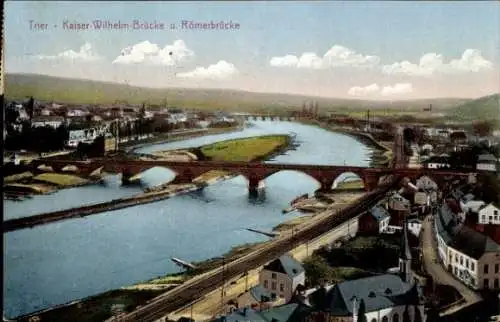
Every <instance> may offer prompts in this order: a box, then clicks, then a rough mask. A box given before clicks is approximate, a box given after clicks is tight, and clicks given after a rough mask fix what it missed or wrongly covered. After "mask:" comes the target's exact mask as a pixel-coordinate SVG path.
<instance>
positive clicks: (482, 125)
mask: <svg viewBox="0 0 500 322" xmlns="http://www.w3.org/2000/svg"><path fill="white" fill-rule="evenodd" d="M472 130H473V132H474V134H476V135H477V136H489V135H491V132H492V131H493V126H492V124H491V123H490V122H488V121H479V122H474V123H473V124H472Z"/></svg>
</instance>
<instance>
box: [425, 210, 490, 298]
mask: <svg viewBox="0 0 500 322" xmlns="http://www.w3.org/2000/svg"><path fill="white" fill-rule="evenodd" d="M434 231H435V234H436V239H437V244H438V254H439V259H440V261H441V262H442V263H443V265H444V266H445V268H446V269H447V270H448V272H450V273H451V274H453V275H454V276H455V277H457V278H458V279H459V280H461V281H462V282H463V283H464V284H466V285H468V286H469V287H471V288H473V289H496V290H498V289H500V284H499V279H500V245H499V244H497V243H496V242H495V241H494V240H492V239H491V238H490V237H488V236H485V235H483V234H481V233H480V232H478V231H476V230H474V229H472V228H471V227H469V226H467V225H464V224H463V223H462V222H461V221H460V220H459V219H458V216H457V214H455V213H454V212H453V211H452V210H451V209H450V208H449V207H448V205H446V204H445V205H443V206H442V207H441V208H440V209H439V211H438V213H437V215H436V219H435V220H434Z"/></svg>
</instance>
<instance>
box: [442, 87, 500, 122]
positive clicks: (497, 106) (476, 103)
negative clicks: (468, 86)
mask: <svg viewBox="0 0 500 322" xmlns="http://www.w3.org/2000/svg"><path fill="white" fill-rule="evenodd" d="M449 114H450V116H452V117H454V118H456V119H459V120H463V121H473V120H493V119H495V120H499V121H500V93H497V94H493V95H488V96H483V97H480V98H478V99H475V100H472V101H469V102H466V103H463V104H460V105H458V106H457V107H455V108H453V109H452V110H450V111H449Z"/></svg>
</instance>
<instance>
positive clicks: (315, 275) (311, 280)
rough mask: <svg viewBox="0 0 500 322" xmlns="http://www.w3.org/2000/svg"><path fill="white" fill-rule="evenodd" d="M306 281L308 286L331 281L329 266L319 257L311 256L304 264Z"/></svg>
mask: <svg viewBox="0 0 500 322" xmlns="http://www.w3.org/2000/svg"><path fill="white" fill-rule="evenodd" d="M304 269H305V271H306V276H307V281H308V284H309V285H310V286H316V285H319V284H321V283H322V282H323V281H325V280H327V281H328V280H330V279H331V271H330V266H329V265H328V263H327V262H326V261H325V259H323V258H322V257H320V256H314V255H313V256H312V257H310V258H308V259H307V260H306V261H305V262H304Z"/></svg>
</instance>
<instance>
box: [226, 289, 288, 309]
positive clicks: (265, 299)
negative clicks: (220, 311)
mask: <svg viewBox="0 0 500 322" xmlns="http://www.w3.org/2000/svg"><path fill="white" fill-rule="evenodd" d="M275 304H277V303H276V302H275V301H272V300H271V292H270V291H269V290H267V289H265V288H264V287H263V286H262V285H256V286H254V287H252V288H251V289H249V290H248V291H247V292H245V293H243V294H241V295H240V296H238V298H237V299H236V303H235V306H236V308H243V307H249V308H252V309H254V310H262V309H267V308H269V307H271V306H273V305H275ZM282 304H284V303H282Z"/></svg>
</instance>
